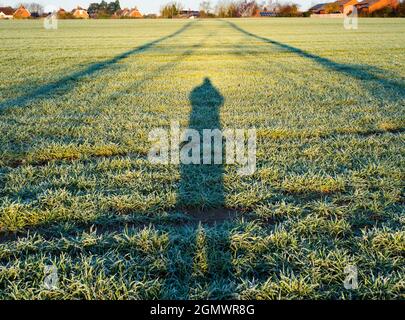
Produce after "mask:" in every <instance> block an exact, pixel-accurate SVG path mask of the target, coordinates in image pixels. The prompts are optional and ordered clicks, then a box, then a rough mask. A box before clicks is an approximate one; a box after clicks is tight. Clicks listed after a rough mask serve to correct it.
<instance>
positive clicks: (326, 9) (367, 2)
mask: <svg viewBox="0 0 405 320" xmlns="http://www.w3.org/2000/svg"><path fill="white" fill-rule="evenodd" d="M353 6H354V7H356V9H357V11H358V12H359V13H360V14H371V13H373V12H375V11H378V10H381V9H384V8H387V7H390V8H393V9H396V8H397V7H398V6H399V0H363V1H358V0H338V1H335V2H329V3H320V4H317V5H315V6H313V7H312V8H310V9H309V11H310V12H311V13H312V14H330V13H332V14H333V13H343V12H345V8H346V7H353ZM331 10H332V12H331Z"/></svg>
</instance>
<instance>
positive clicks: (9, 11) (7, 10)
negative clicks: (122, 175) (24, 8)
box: [0, 7, 14, 19]
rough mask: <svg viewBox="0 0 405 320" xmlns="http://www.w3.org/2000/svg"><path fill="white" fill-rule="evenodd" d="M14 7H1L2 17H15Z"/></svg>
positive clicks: (0, 14)
mask: <svg viewBox="0 0 405 320" xmlns="http://www.w3.org/2000/svg"><path fill="white" fill-rule="evenodd" d="M13 14H14V9H13V8H11V7H0V19H13V18H14V17H13Z"/></svg>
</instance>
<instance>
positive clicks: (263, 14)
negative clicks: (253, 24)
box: [256, 11, 277, 17]
mask: <svg viewBox="0 0 405 320" xmlns="http://www.w3.org/2000/svg"><path fill="white" fill-rule="evenodd" d="M256 17H277V12H274V11H259V12H258V13H257V14H256Z"/></svg>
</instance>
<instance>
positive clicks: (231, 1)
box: [18, 0, 405, 18]
mask: <svg viewBox="0 0 405 320" xmlns="http://www.w3.org/2000/svg"><path fill="white" fill-rule="evenodd" d="M20 5H23V6H24V7H25V8H27V9H28V10H29V11H30V12H31V14H32V16H33V17H34V18H35V17H40V16H42V15H44V14H47V12H44V7H43V6H42V5H41V4H39V3H36V2H30V3H20V4H19V5H18V6H20ZM119 10H121V5H120V2H119V0H115V1H112V2H106V1H105V0H102V1H101V2H100V3H96V2H93V3H90V5H89V7H88V8H87V12H88V13H89V15H91V16H92V17H97V18H109V17H111V16H113V15H114V14H115V13H116V12H117V11H119ZM338 10H339V8H338V5H337V4H336V3H330V4H328V5H327V6H326V13H333V12H337V11H338ZM187 11H188V10H187V9H186V8H185V6H184V5H183V4H182V3H181V2H179V1H171V2H168V3H166V4H165V5H163V6H162V7H161V9H160V16H161V17H162V18H179V17H182V16H187V14H188V12H187ZM263 11H268V12H273V13H274V14H275V15H277V16H279V17H300V16H309V12H301V11H300V10H299V5H298V4H296V3H292V2H290V3H283V4H281V3H279V2H278V1H277V0H268V1H267V2H266V1H263V2H261V3H258V2H257V1H255V0H252V1H249V0H218V1H217V2H216V3H215V4H214V3H213V2H212V1H211V0H203V1H202V2H201V3H200V5H199V8H198V10H197V12H198V15H199V17H201V18H216V17H219V18H236V17H252V16H257V15H258V12H263ZM360 15H363V16H365V15H364V14H360ZM367 16H376V17H405V0H401V1H400V2H399V6H398V8H396V9H393V8H390V7H386V8H383V9H381V10H378V11H376V12H373V13H372V14H370V15H367ZM144 17H146V18H155V17H156V15H154V14H149V15H144ZM61 18H72V15H71V13H69V12H66V13H65V15H64V16H63V17H61Z"/></svg>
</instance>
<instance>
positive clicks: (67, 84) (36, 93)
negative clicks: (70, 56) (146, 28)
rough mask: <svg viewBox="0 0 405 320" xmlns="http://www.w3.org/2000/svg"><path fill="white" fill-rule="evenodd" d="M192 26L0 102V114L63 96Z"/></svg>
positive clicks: (189, 24)
mask: <svg viewBox="0 0 405 320" xmlns="http://www.w3.org/2000/svg"><path fill="white" fill-rule="evenodd" d="M192 24H193V22H189V23H187V24H185V25H184V26H182V27H181V28H180V29H179V30H177V31H176V32H174V33H171V34H169V35H167V36H164V37H161V38H159V39H156V40H154V41H151V42H148V43H146V44H144V45H141V46H139V47H136V48H134V49H131V50H128V51H125V52H123V53H121V54H119V55H117V56H115V57H113V58H111V59H108V60H106V61H103V62H97V63H93V64H91V65H89V66H88V67H86V68H85V69H83V70H79V71H76V72H74V73H71V74H69V75H67V76H65V77H63V78H61V79H59V80H57V81H55V82H51V83H48V84H45V85H42V86H40V87H38V88H36V89H35V90H33V91H30V92H28V93H26V94H24V95H22V96H19V97H17V98H15V99H9V100H7V101H4V102H1V103H0V112H1V111H2V110H4V109H8V108H10V107H23V106H25V105H26V104H28V103H30V102H32V101H35V100H37V99H41V98H48V99H49V98H52V97H54V96H56V95H61V94H65V93H66V92H68V91H69V90H71V88H72V87H74V86H75V85H76V84H77V83H78V82H79V81H80V80H81V79H82V78H84V77H88V76H92V75H94V74H96V73H97V72H99V71H104V70H107V69H109V68H111V67H112V66H114V65H115V64H117V63H118V62H120V61H122V60H124V59H126V58H128V57H130V56H133V55H136V54H140V53H143V52H145V51H147V50H150V49H151V48H152V47H154V46H155V45H157V44H159V43H161V42H163V41H165V40H169V39H171V38H174V37H176V36H178V35H180V34H181V33H183V32H185V31H186V30H187V29H189V28H190V27H191V25H192Z"/></svg>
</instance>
